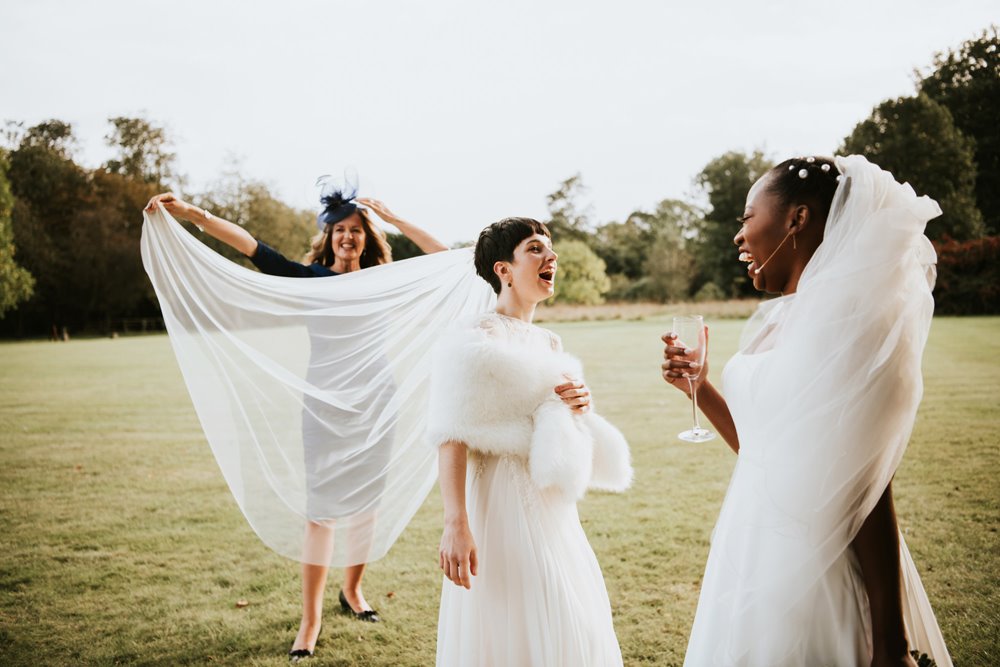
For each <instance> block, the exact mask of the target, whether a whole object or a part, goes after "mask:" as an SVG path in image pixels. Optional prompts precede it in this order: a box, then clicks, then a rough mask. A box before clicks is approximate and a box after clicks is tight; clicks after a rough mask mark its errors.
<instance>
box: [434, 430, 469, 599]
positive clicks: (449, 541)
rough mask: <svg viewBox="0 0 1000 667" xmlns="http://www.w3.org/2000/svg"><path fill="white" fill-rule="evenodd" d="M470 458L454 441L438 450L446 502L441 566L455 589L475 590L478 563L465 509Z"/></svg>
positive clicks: (440, 558) (464, 449)
mask: <svg viewBox="0 0 1000 667" xmlns="http://www.w3.org/2000/svg"><path fill="white" fill-rule="evenodd" d="M468 455H469V454H468V448H467V447H466V445H465V443H464V442H456V441H454V440H452V441H449V442H446V443H444V444H443V445H441V447H440V449H439V450H438V475H439V480H440V481H439V483H440V484H441V499H442V500H443V501H444V533H443V534H442V535H441V547H440V549H439V551H438V554H439V563H438V564H439V565H440V567H441V569H442V570H443V571H444V576H446V577H448V578H449V579H450V580H451V581H452V582H454V583H455V584H456V585H458V586H464V587H465V588H472V577H473V576H475V575H476V574H478V571H479V559H478V556H477V555H476V542H475V540H474V539H473V537H472V530H470V528H469V515H468V512H467V511H466V508H465V467H466V462H467V461H468Z"/></svg>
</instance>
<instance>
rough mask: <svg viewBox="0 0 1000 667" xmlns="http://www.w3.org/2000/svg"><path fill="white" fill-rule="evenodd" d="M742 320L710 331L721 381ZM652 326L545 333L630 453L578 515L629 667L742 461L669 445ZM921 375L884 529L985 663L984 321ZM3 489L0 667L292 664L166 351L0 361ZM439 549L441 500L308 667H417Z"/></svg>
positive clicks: (660, 653)
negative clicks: (361, 611)
mask: <svg viewBox="0 0 1000 667" xmlns="http://www.w3.org/2000/svg"><path fill="white" fill-rule="evenodd" d="M741 325H742V323H741V322H739V321H734V320H725V321H723V320H718V321H713V322H710V326H711V327H712V342H713V352H712V366H711V371H712V375H713V376H716V377H717V376H718V374H719V373H720V372H721V369H722V363H723V362H724V361H725V359H726V358H727V357H728V356H729V355H730V354H732V352H733V351H734V350H735V346H736V339H737V336H738V332H739V329H740V326H741ZM666 326H667V320H663V319H660V320H656V319H653V320H646V321H639V322H621V321H608V322H586V323H584V322H581V323H565V324H555V325H552V328H553V329H554V330H556V331H557V332H558V333H559V334H561V335H562V336H563V340H564V342H565V345H566V347H567V348H568V349H569V350H570V351H571V352H574V353H576V354H577V355H579V356H581V357H582V358H583V359H584V361H585V363H586V367H587V369H588V380H589V383H590V385H591V387H592V389H593V391H594V394H595V397H596V403H597V406H598V409H599V410H600V411H601V412H602V413H603V414H604V415H605V416H607V417H608V418H610V419H611V420H612V421H614V422H615V423H616V424H618V425H619V426H620V427H621V428H622V430H623V431H624V432H625V434H626V435H627V436H628V438H629V440H630V442H631V444H632V448H633V455H634V458H635V465H636V483H635V486H634V487H633V488H632V490H631V491H629V492H628V493H627V494H625V495H620V496H619V495H598V494H592V495H590V496H588V497H587V498H586V499H585V500H584V501H583V502H582V503H581V514H582V516H583V520H584V524H585V527H586V530H587V533H588V535H589V536H590V539H591V542H592V544H593V546H594V549H595V550H596V552H597V555H598V558H599V560H600V562H601V565H602V567H603V569H604V574H605V578H606V580H607V585H608V590H609V592H610V595H611V600H612V605H613V607H614V611H615V625H616V628H617V632H618V637H619V640H620V642H621V646H622V650H623V652H624V655H625V663H626V665H677V664H680V662H681V661H682V659H683V655H684V648H685V644H686V639H687V633H688V630H689V628H690V625H691V621H692V618H693V616H694V609H695V604H696V602H697V595H698V584H699V580H700V577H701V574H702V569H703V567H704V562H705V558H706V555H707V552H708V537H709V533H710V531H711V529H712V525H713V523H714V520H715V517H716V514H717V512H718V509H719V505H720V503H721V501H722V497H723V494H724V492H725V489H726V485H727V483H728V479H729V475H730V472H731V470H732V466H733V463H734V457H733V455H731V454H730V453H729V450H728V449H727V448H726V447H725V446H724V445H723V444H721V443H720V442H719V441H716V442H713V443H707V444H703V445H691V444H687V443H683V442H681V441H679V440H677V439H676V437H675V434H676V433H677V432H678V431H680V430H682V429H683V428H684V427H686V425H687V424H688V421H689V419H690V412H689V409H688V403H687V402H686V400H685V399H684V398H683V397H682V396H681V395H680V392H677V391H676V390H671V389H670V388H669V387H667V386H666V385H664V383H663V382H662V381H661V380H660V379H659V371H658V366H659V356H660V353H661V347H660V345H659V343H658V336H659V334H660V333H661V332H662V330H664V329H665V328H666ZM924 375H925V378H926V389H925V396H924V402H923V404H922V407H921V411H920V414H919V417H918V420H917V426H916V429H915V432H914V435H913V438H912V441H911V443H910V447H909V450H908V452H907V454H906V456H905V458H904V459H903V463H902V466H901V468H900V470H899V472H898V474H897V477H896V482H895V484H894V488H895V492H896V505H897V511H898V513H899V520H900V523H901V526H902V528H903V530H904V531H905V534H906V538H907V541H908V543H909V546H910V549H911V551H912V552H913V556H914V559H915V561H916V563H917V566H918V568H919V569H920V571H921V574H922V576H923V581H924V585H925V586H926V588H927V591H928V594H929V595H930V598H931V601H932V603H933V605H934V608H935V611H936V613H937V616H938V620H939V621H940V623H941V626H942V628H943V630H944V634H945V639H946V640H947V641H948V643H949V646H950V648H951V651H952V655H953V657H954V659H955V663H956V664H957V665H959V666H960V667H971V666H973V665H996V664H1000V548H998V547H1000V539H998V534H997V528H998V524H1000V521H998V519H1000V493H998V491H1000V484H998V481H997V473H998V471H1000V465H998V464H1000V444H998V441H1000V318H967V319H949V318H941V319H937V320H935V322H934V327H933V330H932V334H931V340H930V344H929V346H928V350H927V354H926V356H925V364H924ZM0 489H2V491H0V494H2V495H0V540H2V545H3V546H2V551H0V664H3V665H29V664H30V665H39V664H41V665H80V664H88V665H89V664H95V665H112V664H150V665H176V664H198V665H202V664H228V665H247V664H250V665H285V664H287V659H286V658H285V653H286V651H287V650H288V648H289V646H290V643H291V641H292V639H293V637H294V634H295V630H296V628H297V627H298V619H299V581H298V571H299V570H298V564H297V563H294V562H291V561H288V560H285V559H283V558H281V557H278V556H276V555H275V554H273V553H272V552H270V551H269V550H268V549H267V548H266V547H264V546H263V544H262V543H260V542H259V541H258V540H257V538H256V537H255V536H254V535H253V533H252V532H251V530H250V528H249V527H248V526H247V524H246V523H245V522H244V520H243V518H242V515H241V514H240V512H239V510H238V509H237V507H236V504H235V503H234V502H233V500H232V498H231V497H230V495H229V492H228V490H227V488H226V486H225V483H224V482H223V479H222V476H221V474H220V473H219V471H218V468H217V467H216V465H215V462H214V460H213V458H212V455H211V453H210V450H209V448H208V445H207V444H206V443H205V441H204V438H203V436H202V433H201V430H200V427H199V425H198V422H197V420H196V418H195V415H194V412H193V409H192V407H191V404H190V400H189V398H188V395H187V392H186V390H185V389H184V386H183V384H182V381H181V378H180V373H179V371H178V369H177V365H176V363H175V361H174V358H173V353H172V351H171V349H170V347H169V344H168V341H167V339H166V338H165V337H163V336H155V337H146V338H125V339H118V340H85V341H74V342H71V343H61V344H54V343H40V342H36V343H11V344H4V345H0ZM439 536H440V501H439V498H438V495H437V492H436V491H434V492H432V494H431V496H430V497H429V498H428V500H427V502H426V503H425V505H424V506H423V508H422V509H421V510H420V512H419V513H418V514H417V516H416V518H415V519H414V521H413V523H412V524H411V525H410V527H409V528H408V529H407V530H406V532H404V534H403V536H402V538H401V540H400V541H399V542H398V543H397V545H396V546H395V547H394V548H393V550H392V551H391V552H390V554H389V556H388V557H386V558H385V559H383V560H382V561H379V562H376V563H374V564H373V565H372V566H371V567H370V568H369V573H368V575H367V578H366V586H365V590H366V593H367V595H368V599H369V600H370V601H371V602H372V603H373V604H374V605H375V606H376V607H377V608H379V609H380V610H381V612H382V614H383V617H384V619H385V622H384V623H382V624H379V625H370V624H363V623H359V622H357V621H354V620H351V619H348V618H346V617H345V616H342V615H339V614H337V613H336V608H337V603H336V581H334V582H333V583H332V585H331V588H330V589H329V594H328V598H327V605H326V606H327V610H328V614H327V618H326V620H325V623H324V627H323V632H322V635H321V638H320V642H319V646H318V656H317V659H316V660H314V661H313V663H312V664H315V665H317V666H320V665H386V666H388V665H392V666H397V665H432V664H433V662H434V647H435V636H436V635H435V633H436V624H437V607H438V598H439V594H440V587H441V575H440V572H439V571H438V569H437V544H438V539H439ZM335 574H336V575H339V573H335ZM390 593H391V594H392V595H391V597H390V595H389V594H390ZM240 599H246V600H247V601H249V605H248V606H246V607H244V608H237V607H236V601H237V600H240Z"/></svg>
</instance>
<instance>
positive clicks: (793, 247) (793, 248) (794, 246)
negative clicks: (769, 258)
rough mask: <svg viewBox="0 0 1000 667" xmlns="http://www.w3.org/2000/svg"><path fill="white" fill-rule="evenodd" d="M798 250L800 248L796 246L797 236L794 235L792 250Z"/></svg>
mask: <svg viewBox="0 0 1000 667" xmlns="http://www.w3.org/2000/svg"><path fill="white" fill-rule="evenodd" d="M796 249H798V246H796V245H795V234H792V250H796Z"/></svg>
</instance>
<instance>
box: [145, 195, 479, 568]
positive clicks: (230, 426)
mask: <svg viewBox="0 0 1000 667" xmlns="http://www.w3.org/2000/svg"><path fill="white" fill-rule="evenodd" d="M142 258H143V264H144V265H145V268H146V271H147V273H148V274H149V277H150V280H151V281H152V283H153V287H154V289H155V290H156V295H157V297H158V299H159V302H160V307H161V309H162V311H163V318H164V321H165V323H166V326H167V331H168V332H169V335H170V341H171V343H172V345H173V348H174V351H175V353H176V355H177V361H178V364H179V365H180V368H181V371H182V374H183V376H184V380H185V382H186V384H187V388H188V390H189V392H190V394H191V399H192V401H193V402H194V407H195V410H196V412H197V414H198V418H199V420H200V421H201V425H202V427H203V429H204V431H205V435H206V437H207V439H208V442H209V444H210V445H211V448H212V452H213V454H214V455H215V458H216V461H217V462H218V464H219V467H220V468H221V470H222V474H223V476H224V477H225V480H226V483H227V484H228V485H229V488H230V490H231V491H232V494H233V497H234V498H235V499H236V502H237V503H238V504H239V506H240V509H241V510H242V511H243V514H244V515H245V516H246V518H247V521H249V523H250V525H251V526H252V527H253V530H254V531H255V532H256V533H257V535H258V536H260V538H261V539H262V540H263V541H264V542H265V543H266V544H267V545H268V546H269V547H270V548H272V549H273V550H274V551H276V552H278V553H280V554H282V555H284V556H287V557H289V558H292V559H295V560H299V561H302V562H306V563H313V564H317V565H334V566H346V565H354V564H358V563H364V562H370V561H373V560H376V559H378V558H380V557H382V556H383V555H385V553H386V551H387V550H388V549H389V547H390V546H391V545H392V544H393V542H394V541H395V540H396V538H397V537H398V536H399V534H400V533H401V532H402V530H403V528H405V526H406V524H407V523H408V522H409V520H410V519H411V517H412V516H413V514H414V513H415V512H416V510H417V509H418V508H419V507H420V505H421V503H422V502H423V500H424V498H425V497H426V495H427V493H428V491H429V490H430V488H431V486H432V485H433V484H434V481H435V479H436V477H437V450H436V448H434V447H430V446H428V445H427V443H426V442H424V431H425V426H426V403H427V382H428V377H429V372H430V363H431V358H430V350H431V348H432V347H433V343H434V342H435V341H436V340H437V338H438V336H439V334H440V333H441V332H442V331H443V330H444V329H445V327H446V326H447V325H449V324H450V323H451V322H453V321H455V320H456V319H459V318H464V317H469V316H472V315H475V314H476V313H481V312H485V311H487V310H489V309H490V308H491V307H492V305H493V303H494V301H495V296H494V295H493V292H492V291H491V290H490V288H489V286H488V285H487V284H486V283H485V282H484V281H483V280H481V279H480V278H479V277H478V276H477V275H476V273H475V269H474V266H473V257H472V251H471V250H469V249H463V250H451V251H447V252H441V253H436V254H432V255H427V256H424V257H417V258H413V259H409V260H405V261H400V262H395V263H391V264H385V265H382V266H377V267H373V268H368V269H364V270H362V271H355V272H352V273H347V274H344V275H339V276H332V277H329V278H312V279H296V278H283V277H275V276H269V275H264V274H261V273H257V272H256V271H252V270H250V269H246V268H243V267H242V266H239V265H237V264H235V263H233V262H231V261H229V260H227V259H225V258H224V257H222V256H220V255H218V254H217V253H215V252H214V251H212V250H211V249H209V248H208V247H207V246H205V245H204V244H202V243H201V242H199V241H198V240H197V239H196V238H195V237H194V236H192V235H191V234H190V233H188V232H187V231H186V230H185V229H184V228H183V227H182V226H181V225H180V224H178V223H177V222H176V221H175V220H174V219H173V218H171V216H170V215H169V214H168V213H166V212H165V211H163V210H162V209H157V210H155V211H154V212H152V213H148V214H146V215H145V222H144V224H143V232H142ZM310 521H311V522H315V523H318V524H320V525H323V526H326V527H328V528H329V529H331V530H332V531H333V535H334V539H333V541H332V547H330V546H329V545H324V546H323V547H322V548H316V547H307V546H306V545H307V542H306V541H304V539H303V536H304V534H305V527H306V524H307V523H308V522H310Z"/></svg>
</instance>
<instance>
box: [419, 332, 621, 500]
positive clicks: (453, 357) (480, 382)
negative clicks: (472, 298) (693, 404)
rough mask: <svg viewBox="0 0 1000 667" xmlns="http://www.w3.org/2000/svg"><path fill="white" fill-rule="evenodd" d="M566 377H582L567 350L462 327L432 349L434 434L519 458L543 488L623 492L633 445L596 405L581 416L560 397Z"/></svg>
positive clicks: (436, 441)
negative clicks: (526, 461)
mask: <svg viewBox="0 0 1000 667" xmlns="http://www.w3.org/2000/svg"><path fill="white" fill-rule="evenodd" d="M567 376H568V377H571V378H574V379H582V378H583V368H582V366H581V364H580V362H579V360H578V359H576V358H575V357H573V356H571V355H569V354H565V353H563V352H557V351H554V350H552V349H550V348H546V347H543V346H541V345H539V344H538V343H537V342H536V343H534V344H532V343H531V342H530V341H525V342H519V341H516V340H506V339H505V338H504V337H501V336H495V335H491V334H490V333H488V332H487V331H485V330H483V329H481V328H478V327H475V326H464V327H461V328H459V329H457V330H455V331H453V332H451V333H450V334H449V335H447V336H446V337H445V338H444V339H443V340H442V341H441V342H440V343H439V344H438V346H437V349H436V351H435V355H434V368H433V370H432V372H431V390H430V406H429V413H428V437H429V440H430V442H431V443H432V444H433V445H434V446H438V445H441V444H443V443H445V442H448V441H458V442H464V443H465V444H466V445H467V446H468V447H470V448H471V449H474V450H477V451H479V452H482V453H485V454H494V455H502V454H514V455H518V456H522V457H524V458H526V459H527V460H528V469H529V472H530V475H531V478H532V481H534V482H535V484H537V485H538V487H539V488H543V489H544V488H548V487H553V486H554V487H558V488H559V489H561V490H562V491H564V492H565V493H567V494H568V495H570V496H571V497H573V498H580V497H582V496H583V494H584V492H585V491H586V490H587V488H588V487H589V488H597V489H602V490H606V491H619V492H620V491H624V490H625V489H627V488H628V487H629V485H630V484H631V483H632V465H631V457H630V454H629V449H628V443H626V442H625V438H624V437H623V436H622V434H621V433H620V432H619V431H618V429H616V428H615V427H614V426H612V425H611V424H610V423H608V422H607V421H606V420H605V419H604V418H602V417H600V416H599V415H597V414H596V413H595V412H593V410H591V411H590V412H588V413H587V414H584V415H576V414H573V412H572V411H571V410H570V408H569V407H568V406H567V405H566V404H565V403H563V402H562V400H560V398H559V396H558V395H557V394H556V393H555V392H554V391H553V390H554V388H555V387H556V386H557V385H559V384H562V383H564V382H566V378H567Z"/></svg>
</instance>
